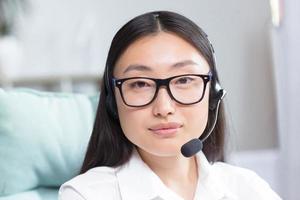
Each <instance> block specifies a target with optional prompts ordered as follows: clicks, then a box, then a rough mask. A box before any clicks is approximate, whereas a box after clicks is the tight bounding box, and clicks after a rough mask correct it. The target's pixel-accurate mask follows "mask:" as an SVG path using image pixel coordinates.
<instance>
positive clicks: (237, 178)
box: [211, 162, 280, 199]
mask: <svg viewBox="0 0 300 200" xmlns="http://www.w3.org/2000/svg"><path fill="white" fill-rule="evenodd" d="M211 170H212V172H213V174H214V176H215V177H216V179H217V180H218V181H220V182H221V184H222V185H223V186H224V187H226V188H227V189H228V190H230V191H231V192H233V193H235V194H237V196H239V197H240V198H244V199H247V197H249V195H250V196H252V197H253V195H254V194H255V195H256V197H257V198H256V199H280V197H279V196H278V195H277V194H276V193H275V192H274V191H273V190H272V189H271V187H270V185H269V184H268V183H267V182H266V181H265V180H263V179H262V178H261V177H260V176H259V175H257V174H256V173H255V172H254V171H252V170H249V169H246V168H242V167H237V166H234V165H231V164H227V163H223V162H216V163H214V164H213V165H212V168H211Z"/></svg>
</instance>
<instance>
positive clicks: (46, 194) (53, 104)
mask: <svg viewBox="0 0 300 200" xmlns="http://www.w3.org/2000/svg"><path fill="white" fill-rule="evenodd" d="M98 96H99V95H94V96H89V95H85V94H71V93H54V92H42V91H36V90H30V89H12V90H3V89H1V88H0V200H56V199H57V194H58V189H59V186H60V185H61V184H62V183H64V182H65V181H67V180H69V179H71V178H72V177H74V176H76V175H77V174H78V173H79V170H80V167H81V164H82V161H83V157H84V153H85V150H86V147H87V143H88V140H89V137H90V134H91V131H92V127H93V123H94V118H95V111H96V107H97V102H98Z"/></svg>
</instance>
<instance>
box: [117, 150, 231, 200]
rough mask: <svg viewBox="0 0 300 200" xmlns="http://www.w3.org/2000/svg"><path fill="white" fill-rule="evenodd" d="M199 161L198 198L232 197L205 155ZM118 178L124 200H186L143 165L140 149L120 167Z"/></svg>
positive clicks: (200, 155) (199, 155)
mask: <svg viewBox="0 0 300 200" xmlns="http://www.w3.org/2000/svg"><path fill="white" fill-rule="evenodd" d="M196 158H197V165H198V174H199V178H198V184H197V189H196V195H195V198H194V199H209V200H219V199H223V198H225V197H226V196H227V197H228V196H230V197H232V195H230V194H228V192H227V191H226V190H225V187H224V185H221V184H220V183H219V182H220V181H218V180H217V177H216V176H215V175H214V173H212V166H211V164H210V163H209V162H208V160H207V159H206V157H205V155H204V153H203V152H202V151H201V152H199V153H198V154H197V155H196ZM116 176H117V179H118V183H119V188H120V192H121V196H122V199H123V200H132V199H139V200H151V199H155V198H157V197H161V198H160V199H172V200H180V199H182V198H180V197H179V196H178V195H176V194H175V193H174V192H172V191H171V190H170V189H168V188H167V187H166V186H165V185H164V184H163V182H162V181H161V180H160V178H159V177H158V176H157V175H156V174H155V173H154V172H153V171H152V170H151V169H150V168H149V167H148V165H147V164H145V163H144V162H143V160H142V159H141V157H140V156H139V153H138V152H137V151H136V150H135V151H133V154H132V156H131V158H130V160H129V162H127V163H126V164H125V165H123V166H121V167H119V168H117V170H116ZM166 191H168V192H166ZM230 199H232V198H230Z"/></svg>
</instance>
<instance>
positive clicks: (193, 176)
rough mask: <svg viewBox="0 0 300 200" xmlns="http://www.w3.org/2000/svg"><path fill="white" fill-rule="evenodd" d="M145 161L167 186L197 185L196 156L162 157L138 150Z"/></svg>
mask: <svg viewBox="0 0 300 200" xmlns="http://www.w3.org/2000/svg"><path fill="white" fill-rule="evenodd" d="M138 152H139V154H140V156H141V158H142V159H143V161H144V162H145V163H146V164H147V165H148V166H149V167H150V168H151V169H152V171H153V172H154V173H155V174H156V175H158V176H159V178H160V179H161V180H162V182H163V183H164V184H165V185H166V186H167V187H171V188H172V187H181V186H182V185H184V186H191V185H192V186H195V185H196V184H197V180H198V171H197V162H196V158H195V156H193V157H191V158H185V157H183V156H182V155H176V156H169V157H162V156H156V155H153V154H149V153H147V152H145V151H143V150H141V149H139V150H138Z"/></svg>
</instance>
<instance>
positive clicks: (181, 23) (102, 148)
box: [81, 11, 225, 173]
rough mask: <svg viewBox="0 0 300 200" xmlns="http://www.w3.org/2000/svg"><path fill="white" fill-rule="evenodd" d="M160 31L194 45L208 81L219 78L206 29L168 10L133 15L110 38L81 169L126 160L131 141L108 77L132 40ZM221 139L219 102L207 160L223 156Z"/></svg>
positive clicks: (210, 118)
mask: <svg viewBox="0 0 300 200" xmlns="http://www.w3.org/2000/svg"><path fill="white" fill-rule="evenodd" d="M161 31H163V32H169V33H173V34H176V35H178V36H179V37H181V38H182V39H184V40H185V41H187V42H188V43H190V44H191V45H193V46H194V47H195V48H196V49H197V50H198V51H199V53H200V54H201V55H202V56H203V57H204V58H205V60H206V61H207V63H208V64H209V66H210V70H211V72H212V74H213V79H212V82H211V84H212V85H214V84H215V83H216V82H218V81H219V79H218V74H217V71H216V66H215V60H214V52H213V49H212V46H211V44H210V42H209V40H208V38H207V35H206V34H205V32H204V31H202V29H201V28H199V27H198V26H197V25H196V24H195V23H194V22H192V21H191V20H189V19H188V18H186V17H184V16H182V15H180V14H177V13H174V12H169V11H156V12H149V13H145V14H142V15H139V16H137V17H135V18H133V19H132V20H130V21H129V22H128V23H126V24H125V25H124V26H123V27H122V28H121V29H120V30H119V31H118V32H117V33H116V35H115V36H114V38H113V40H112V43H111V46H110V50H109V53H108V56H107V61H106V66H105V71H104V74H103V78H102V83H101V94H100V100H99V105H98V108H97V114H96V119H95V123H94V128H93V132H92V135H91V138H90V142H89V145H88V149H87V152H86V155H85V159H84V162H83V166H82V169H81V173H84V172H86V171H87V170H89V169H91V168H93V167H97V166H109V167H117V166H120V165H122V164H124V163H126V162H127V161H128V160H129V158H130V156H131V154H132V150H133V148H134V144H132V143H131V142H130V141H129V140H128V139H127V138H126V137H125V135H124V133H123V131H122V129H121V126H120V122H119V119H118V117H117V116H115V115H117V114H116V113H117V110H116V109H117V108H116V102H115V97H114V88H113V87H112V86H111V83H110V80H111V78H112V77H113V70H114V67H115V64H116V62H117V60H118V59H119V58H120V56H121V55H122V53H123V52H124V51H125V50H126V49H127V48H128V47H129V46H130V45H131V44H132V43H133V42H135V41H136V40H137V39H139V38H142V37H144V36H148V35H155V34H158V33H159V32H161ZM211 88H212V87H211ZM210 93H211V91H210ZM112 113H113V114H112ZM214 115H215V113H214V111H211V110H209V115H208V123H207V127H206V129H208V128H209V127H210V125H211V124H212V122H213V119H214V117H215V116H214ZM224 140H225V116H224V109H223V103H222V102H221V105H220V108H219V116H218V120H217V123H216V126H215V129H214V131H213V132H212V134H211V135H210V136H209V137H208V138H207V140H206V141H205V143H204V147H203V152H204V154H205V155H206V157H207V159H208V160H209V161H210V162H215V161H223V160H224Z"/></svg>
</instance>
